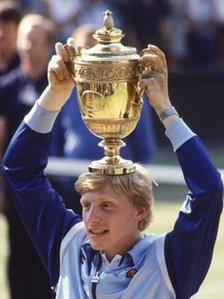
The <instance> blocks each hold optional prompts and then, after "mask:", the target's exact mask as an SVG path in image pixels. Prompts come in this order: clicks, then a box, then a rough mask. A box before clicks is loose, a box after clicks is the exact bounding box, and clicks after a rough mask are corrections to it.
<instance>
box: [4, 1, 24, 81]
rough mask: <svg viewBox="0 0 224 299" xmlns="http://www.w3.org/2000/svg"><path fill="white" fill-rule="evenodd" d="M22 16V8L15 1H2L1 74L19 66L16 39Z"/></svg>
mask: <svg viewBox="0 0 224 299" xmlns="http://www.w3.org/2000/svg"><path fill="white" fill-rule="evenodd" d="M21 17H22V13H21V10H20V9H19V8H18V6H17V5H16V4H15V3H14V2H12V1H2V2H0V76H2V75H4V74H6V73H8V72H9V71H11V70H12V69H14V68H16V67H17V66H19V56H18V54H17V51H16V39H17V29H18V25H19V22H20V20H21Z"/></svg>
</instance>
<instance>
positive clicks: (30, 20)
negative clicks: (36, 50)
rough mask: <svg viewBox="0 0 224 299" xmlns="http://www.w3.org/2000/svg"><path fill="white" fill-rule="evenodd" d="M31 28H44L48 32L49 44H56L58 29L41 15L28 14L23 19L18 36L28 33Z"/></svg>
mask: <svg viewBox="0 0 224 299" xmlns="http://www.w3.org/2000/svg"><path fill="white" fill-rule="evenodd" d="M30 27H41V28H43V29H44V30H45V32H46V37H47V41H48V43H49V44H50V45H51V44H52V43H53V42H54V40H55V35H56V27H55V24H54V23H53V22H52V21H51V20H50V19H47V18H46V17H44V16H42V15H39V14H34V13H30V14H27V15H25V16H24V17H23V18H22V20H21V22H20V24H19V28H18V34H19V35H20V33H22V32H24V31H27V30H28V29H29V28H30Z"/></svg>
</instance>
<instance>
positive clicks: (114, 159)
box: [89, 139, 135, 175]
mask: <svg viewBox="0 0 224 299" xmlns="http://www.w3.org/2000/svg"><path fill="white" fill-rule="evenodd" d="M99 146H100V147H103V148H104V151H105V157H104V158H103V159H101V160H98V161H93V162H92V163H91V164H90V166H89V171H90V172H97V173H101V174H105V175H121V174H128V173H133V172H135V165H134V163H133V162H132V161H129V160H124V159H122V158H121V157H120V149H121V147H123V146H125V142H124V141H122V140H121V139H104V140H102V141H101V142H100V143H99Z"/></svg>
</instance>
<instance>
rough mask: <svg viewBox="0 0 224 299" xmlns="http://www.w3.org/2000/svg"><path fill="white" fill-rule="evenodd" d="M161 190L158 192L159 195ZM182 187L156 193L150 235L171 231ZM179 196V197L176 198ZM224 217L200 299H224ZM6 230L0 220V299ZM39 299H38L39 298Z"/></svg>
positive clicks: (0, 295) (3, 296) (163, 188)
mask: <svg viewBox="0 0 224 299" xmlns="http://www.w3.org/2000/svg"><path fill="white" fill-rule="evenodd" d="M159 190H160V191H159ZM184 191H185V190H184V188H183V187H177V186H160V188H158V189H157V190H155V197H156V198H163V199H165V200H163V201H159V202H156V203H155V207H154V216H153V222H152V223H151V226H150V228H149V232H155V233H162V232H165V231H168V230H170V229H172V226H173V223H174V221H175V219H176V217H177V214H178V211H179V209H180V207H181V201H178V200H175V199H177V198H181V197H183V194H184V193H183V192H184ZM171 193H172V194H173V198H174V201H173V202H170V201H167V200H166V197H168V196H169V197H168V198H172V197H171ZM180 195H181V197H179V196H180ZM223 227H224V214H223V215H222V219H221V223H220V229H219V235H218V240H217V243H216V247H215V252H214V258H213V262H212V266H211V268H210V271H209V274H208V275H207V277H206V280H205V281H204V283H203V285H202V287H201V289H200V292H199V294H198V295H197V296H196V298H199V299H211V298H214V299H223V294H224V267H223V262H224V230H223ZM6 234H7V227H6V223H5V221H4V218H3V217H0V298H1V299H9V296H8V291H7V283H6V275H5V261H6V256H7V241H6ZM40 299H41V298H40Z"/></svg>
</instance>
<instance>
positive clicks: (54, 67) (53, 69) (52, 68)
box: [49, 60, 65, 81]
mask: <svg viewBox="0 0 224 299" xmlns="http://www.w3.org/2000/svg"><path fill="white" fill-rule="evenodd" d="M49 73H54V74H55V76H56V77H57V78H58V80H59V81H62V80H63V79H64V78H65V77H64V74H63V72H62V70H61V67H60V65H59V64H58V63H56V62H55V61H53V60H51V61H50V63H49Z"/></svg>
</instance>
